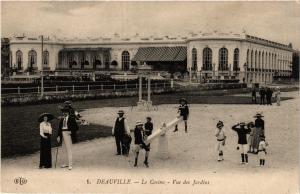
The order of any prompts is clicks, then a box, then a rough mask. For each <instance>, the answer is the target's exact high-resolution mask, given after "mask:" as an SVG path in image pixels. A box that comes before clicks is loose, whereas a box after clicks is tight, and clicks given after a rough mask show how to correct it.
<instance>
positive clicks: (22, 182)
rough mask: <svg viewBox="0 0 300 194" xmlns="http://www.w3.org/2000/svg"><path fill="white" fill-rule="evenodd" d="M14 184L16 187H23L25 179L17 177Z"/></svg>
mask: <svg viewBox="0 0 300 194" xmlns="http://www.w3.org/2000/svg"><path fill="white" fill-rule="evenodd" d="M14 183H15V184H16V185H25V184H26V183H27V179H26V178H23V177H17V178H15V180H14Z"/></svg>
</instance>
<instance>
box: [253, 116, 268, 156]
mask: <svg viewBox="0 0 300 194" xmlns="http://www.w3.org/2000/svg"><path fill="white" fill-rule="evenodd" d="M262 117H263V115H262V114H261V113H257V114H256V115H255V116H254V118H256V119H255V122H254V125H255V126H254V130H253V136H252V141H251V146H252V148H253V152H254V153H255V154H257V153H258V145H259V141H260V135H265V121H264V120H263V119H262Z"/></svg>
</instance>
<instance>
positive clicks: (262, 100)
mask: <svg viewBox="0 0 300 194" xmlns="http://www.w3.org/2000/svg"><path fill="white" fill-rule="evenodd" d="M259 95H260V104H261V105H265V98H266V90H265V88H264V87H261V88H260V90H259Z"/></svg>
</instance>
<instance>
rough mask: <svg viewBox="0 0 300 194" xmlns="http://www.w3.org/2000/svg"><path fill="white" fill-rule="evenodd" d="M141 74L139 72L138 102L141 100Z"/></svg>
mask: <svg viewBox="0 0 300 194" xmlns="http://www.w3.org/2000/svg"><path fill="white" fill-rule="evenodd" d="M142 83H143V82H142V74H139V102H141V101H142V92H143V91H142Z"/></svg>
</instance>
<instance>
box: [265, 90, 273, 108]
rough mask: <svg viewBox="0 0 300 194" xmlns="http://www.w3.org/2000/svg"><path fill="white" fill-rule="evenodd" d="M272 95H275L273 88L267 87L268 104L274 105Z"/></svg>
mask: <svg viewBox="0 0 300 194" xmlns="http://www.w3.org/2000/svg"><path fill="white" fill-rule="evenodd" d="M272 95H273V90H272V89H271V88H267V90H266V98H267V105H272Z"/></svg>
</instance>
